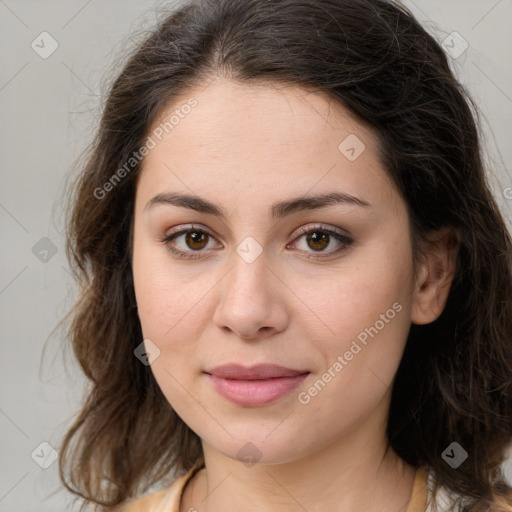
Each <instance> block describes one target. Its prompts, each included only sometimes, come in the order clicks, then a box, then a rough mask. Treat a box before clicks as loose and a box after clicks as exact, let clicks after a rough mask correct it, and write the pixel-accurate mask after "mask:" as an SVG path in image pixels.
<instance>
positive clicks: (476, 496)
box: [59, 0, 512, 512]
mask: <svg viewBox="0 0 512 512" xmlns="http://www.w3.org/2000/svg"><path fill="white" fill-rule="evenodd" d="M218 76H221V77H226V78H229V79H231V80H237V81H239V82H241V83H244V82H245V83H249V82H254V81H259V82H267V83H281V84H284V85H299V86H303V87H305V88H308V89H309V90H314V91H318V92H322V93H327V94H328V95H329V96H330V97H331V98H333V99H334V100H336V101H339V102H340V103H341V104H342V105H343V106H345V107H346V108H348V109H349V110H350V111H351V112H352V113H354V114H355V115H356V116H357V117H358V118H359V119H360V120H361V122H363V123H367V124H368V125H369V126H371V127H372V129H373V132H374V133H375V135H376V137H377V138H378V140H379V143H380V155H379V156H380V158H381V161H382V163H383V165H384V168H385V169H386V171H387V172H388V173H389V175H390V176H391V177H392V179H393V180H394V183H395V184H396V187H397V189H398V190H399V192H400V193H401V195H402V196H403V198H404V200H405V201H406V203H407V206H408V211H409V215H410V219H411V224H412V227H413V255H414V261H415V262H417V261H419V259H420V258H421V254H420V252H419V247H420V242H421V241H424V240H427V239H428V235H429V233H431V232H432V231H434V230H437V229H440V228H442V227H449V228H452V229H453V230H454V231H455V232H456V233H457V236H458V238H459V241H460V248H459V253H458V256H457V267H456V273H455V276H454V280H453V283H452V287H451V289H450V294H449V297H448V301H447V304H446V307H445V309H444V311H443V313H442V314H441V315H440V317H439V318H438V319H437V320H436V321H434V322H432V323H431V324H428V325H412V326H411V330H410V334H409V338H408V340H407V345H406V348H405V352H404V354H403V359H402V361H401V363H400V366H399V368H398V372H397V375H396V379H395V382H394V387H393V395H392V403H391V408H390V416H389V422H388V428H387V434H388V438H389V443H390V446H391V447H392V448H393V449H394V450H395V452H396V453H397V454H398V455H399V456H400V457H402V458H403V459H404V460H405V461H407V462H408V463H409V464H412V465H414V466H419V465H421V464H427V465H429V466H430V467H431V468H433V470H434V474H435V483H436V485H435V490H434V491H435V493H436V492H437V489H438V486H441V485H442V486H445V487H447V488H448V489H450V490H451V491H453V492H455V493H457V494H458V495H459V496H461V497H462V499H463V501H464V502H463V505H464V510H466V511H474V512H476V511H483V510H499V511H505V510H509V511H510V510H512V489H511V488H510V487H509V486H508V485H507V483H506V482H505V479H504V474H503V472H502V469H503V468H502V466H501V465H502V463H503V462H504V460H505V452H506V448H507V447H508V446H509V444H510V442H511V441H512V306H511V298H512V261H511V258H512V241H511V236H510V233H509V232H508V231H507V228H506V224H505V222H504V219H503V217H502V214H501V213H500V211H499V208H498V206H497V203H496V201H495V199H494V198H493V195H492V193H491V191H490V187H489V185H488V183H487V180H486V176H485V170H484V164H483V156H482V142H481V140H482V135H481V133H480V130H479V113H478V109H477V108H476V106H475V105H474V103H473V101H472V99H471V98H470V96H469V94H468V93H467V91H466V90H465V89H464V87H463V86H462V85H461V83H459V82H458V81H457V79H456V77H455V76H454V73H453V71H452V70H451V67H450V63H449V61H448V58H447V56H446V55H445V53H444V51H443V49H442V47H441V46H440V44H439V43H438V42H437V41H436V40H435V38H434V37H433V36H432V35H430V34H429V33H428V32H427V31H426V30H425V29H424V28H423V27H422V26H421V24H420V23H419V22H418V21H417V20H416V19H415V17H414V16H413V14H412V13H411V12H410V11H409V10H407V9H406V8H405V7H404V6H403V5H401V4H399V3H397V2H394V1H391V0H390V1H387V0H266V1H265V0H197V1H188V2H182V3H181V4H180V5H179V6H178V7H175V8H174V9H173V10H172V11H170V12H165V16H163V17H162V18H161V19H160V21H159V22H158V23H157V26H156V27H155V28H154V29H153V30H152V31H151V32H150V34H149V35H146V36H145V39H144V40H143V41H142V42H141V43H140V44H139V45H138V46H137V47H136V48H135V50H133V51H132V52H131V53H130V54H129V59H127V61H126V63H125V64H124V66H123V69H122V71H121V72H120V73H118V74H117V77H116V78H115V80H113V82H112V84H111V86H110V87H109V91H108V95H107V98H106V101H105V103H104V106H103V110H102V116H101V121H100V124H99V128H98V130H97V133H96V136H95V138H94V140H93V141H92V143H91V145H90V147H89V150H88V152H87V155H86V161H85V163H84V165H83V167H82V168H81V172H80V174H79V176H78V178H77V179H76V180H75V181H74V183H73V185H72V186H73V189H72V194H71V199H70V203H69V219H68V232H67V255H68V258H69V260H70V264H71V266H72V269H73V272H74V275H75V277H76V279H77V281H78V283H79V285H80V290H81V295H80V297H79V300H78V301H77V302H76V304H75V306H74V308H73V310H72V311H71V313H72V321H71V322H70V324H69V326H68V333H67V336H68V338H69V340H70V343H71V347H72V349H73V351H74V354H75V355H76V358H77V359H78V361H79V363H80V365H81V367H82V369H83V371H84V373H85V375H86V376H87V378H88V382H89V389H88V391H87V396H86V397H85V399H84V404H83V408H82V410H81V412H80V413H79V414H78V416H77V417H76V419H75V421H74V424H73V425H72V426H71V427H70V429H69V430H68V432H67V433H66V435H65V437H64V439H63V443H62V446H61V449H60V454H59V463H60V464H59V466H60V476H61V479H62V481H63V483H64V485H65V486H66V487H67V488H68V489H69V490H71V491H72V492H73V493H74V494H75V495H77V496H79V497H81V498H83V499H84V500H83V501H84V502H85V503H84V505H83V507H85V506H88V505H94V506H95V509H98V507H103V508H101V509H100V510H112V509H113V507H114V506H116V505H119V504H121V503H123V502H125V501H126V500H127V499H128V498H130V497H133V496H136V495H138V494H139V493H141V492H146V491H147V490H148V489H149V488H150V487H151V486H154V485H157V484H162V482H163V481H165V480H166V479H167V478H171V475H172V474H174V475H176V474H178V473H183V472H185V471H187V470H189V469H190V468H191V467H192V466H193V464H194V463H195V462H197V461H198V460H199V459H200V458H201V457H202V448H201V443H200V439H199V437H198V436H197V434H195V433H194V432H193V431H192V430H191V429H190V428H189V427H188V426H187V425H186V424H185V423H184V422H183V421H182V420H181V418H179V417H178V416H177V414H176V413H175V412H174V411H173V409H172V408H171V406H170V405H169V403H168V402H167V400H166V399H165V397H164V396H163V394H162V392H161V390H160V388H159V386H158V384H157V383H156V381H155V379H154V377H153V374H152V371H151V369H150V367H149V366H144V365H143V364H141V363H140V361H138V360H137V359H136V358H135V357H134V353H133V352H134V349H135V347H136V346H138V345H139V344H140V343H141V341H142V339H143V337H142V331H141V326H140V323H139V319H138V316H137V311H136V303H135V295H134V288H133V280H132V269H131V228H132V223H133V210H134V208H133V206H134V199H135V191H136V179H137V174H138V171H139V170H140V162H139V163H138V164H137V165H135V166H134V167H133V169H132V170H131V171H130V172H126V173H125V174H126V175H125V176H124V177H123V178H122V179H120V180H118V182H116V183H115V186H113V187H112V188H113V190H111V191H108V193H106V192H105V188H104V184H105V183H106V182H108V181H109V180H110V179H111V178H112V176H113V175H114V174H115V173H116V171H117V170H118V169H120V168H122V167H123V166H124V165H125V164H126V162H128V161H129V159H130V157H131V156H132V155H133V153H134V152H137V151H138V150H139V148H140V147H141V146H142V145H143V143H144V141H145V139H146V137H147V136H148V133H149V132H148V130H149V127H150V126H151V125H152V123H153V121H154V120H155V119H156V118H157V117H158V115H159V114H160V113H161V112H162V111H163V109H164V108H166V107H167V106H168V105H169V103H171V102H172V101H173V99H174V98H177V97H178V96H179V95H180V94H181V93H182V92H186V90H187V89H188V88H190V87H192V86H194V85H197V84H199V83H202V82H203V81H205V80H207V79H211V78H215V77H218ZM102 187H103V188H102ZM101 190H103V192H101V193H100V192H98V191H101ZM454 441H456V442H458V443H459V444H460V445H461V446H462V447H463V448H464V449H465V450H466V451H467V453H468V458H467V460H466V461H465V462H464V463H462V464H461V465H460V466H459V467H458V468H457V469H452V468H451V467H450V466H449V465H448V464H447V463H446V462H445V461H444V460H443V458H442V457H441V454H442V452H443V451H444V450H445V449H446V447H447V446H449V445H450V444H451V443H452V442H454Z"/></svg>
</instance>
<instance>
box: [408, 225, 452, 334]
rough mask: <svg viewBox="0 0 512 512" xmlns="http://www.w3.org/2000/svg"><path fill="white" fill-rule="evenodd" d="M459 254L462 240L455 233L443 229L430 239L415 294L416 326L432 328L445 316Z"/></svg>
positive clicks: (414, 311)
mask: <svg viewBox="0 0 512 512" xmlns="http://www.w3.org/2000/svg"><path fill="white" fill-rule="evenodd" d="M458 250H459V237H458V233H457V232H455V231H454V230H453V229H451V228H443V229H441V230H439V231H437V232H436V233H435V234H433V235H429V240H428V241H427V242H426V243H425V245H424V247H423V250H422V253H423V260H422V262H421V264H420V268H419V270H418V273H417V280H416V283H415V288H414V292H413V303H412V308H411V322H412V323H413V324H417V325H424V324H429V323H431V322H433V321H434V320H436V319H437V318H438V317H439V316H440V315H441V313H442V312H443V310H444V308H445V305H446V301H447V299H448V295H449V293H450V288H451V284H452V281H453V277H454V275H455V270H456V264H457V255H458Z"/></svg>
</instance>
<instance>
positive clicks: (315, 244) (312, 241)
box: [160, 227, 353, 259]
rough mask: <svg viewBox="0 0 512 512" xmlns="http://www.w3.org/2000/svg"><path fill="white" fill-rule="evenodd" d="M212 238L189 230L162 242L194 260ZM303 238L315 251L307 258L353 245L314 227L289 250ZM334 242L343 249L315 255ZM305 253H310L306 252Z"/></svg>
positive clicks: (344, 238) (346, 237) (323, 229)
mask: <svg viewBox="0 0 512 512" xmlns="http://www.w3.org/2000/svg"><path fill="white" fill-rule="evenodd" d="M182 237H184V238H183V242H184V243H185V246H184V247H183V248H176V245H177V244H176V242H175V241H176V240H179V239H180V238H182ZM210 238H212V239H213V236H212V235H210V234H209V233H208V232H207V231H204V230H202V229H197V228H188V229H183V230H181V231H177V232H175V233H171V234H170V235H168V236H166V237H165V238H163V239H162V240H160V241H161V242H162V243H164V244H165V246H166V247H167V249H168V250H169V251H170V252H171V253H172V254H174V255H176V256H178V257H180V258H188V259H194V258H199V257H201V254H200V253H201V252H203V249H205V248H207V246H208V242H209V239H210ZM302 238H304V240H305V243H306V244H307V247H309V248H310V249H313V254H311V255H309V256H306V257H307V258H323V257H327V256H329V255H332V254H337V253H339V252H341V251H343V250H344V249H346V248H347V247H348V246H349V245H351V244H352V243H353V240H352V239H351V238H349V237H348V236H346V235H344V234H342V233H339V232H338V231H334V230H332V229H328V228H324V227H313V228H309V229H301V231H300V232H299V233H298V236H297V237H296V238H295V240H294V241H293V242H292V243H291V244H288V245H287V246H286V247H287V248H288V247H290V245H294V244H295V241H296V240H300V239H302ZM333 240H334V241H336V242H338V244H340V245H341V247H339V248H338V249H335V250H331V251H329V252H327V255H325V256H324V255H323V254H318V255H317V254H314V253H324V252H326V251H325V249H326V247H328V246H329V245H330V244H331V242H332V241H333ZM171 242H173V243H171ZM221 247H222V246H221ZM187 249H191V250H187ZM304 252H308V251H307V250H305V251H304ZM194 253H196V254H194Z"/></svg>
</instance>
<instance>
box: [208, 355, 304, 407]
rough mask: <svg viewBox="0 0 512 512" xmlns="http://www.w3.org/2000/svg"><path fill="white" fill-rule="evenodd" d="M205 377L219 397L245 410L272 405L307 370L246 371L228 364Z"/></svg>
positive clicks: (261, 368)
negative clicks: (245, 408)
mask: <svg viewBox="0 0 512 512" xmlns="http://www.w3.org/2000/svg"><path fill="white" fill-rule="evenodd" d="M205 373H206V374H207V377H208V379H209V381H210V382H211V384H212V385H213V387H214V389H215V390H216V391H217V392H218V393H219V394H220V395H221V396H223V397H224V398H226V399H228V400H229V401H231V402H233V403H235V404H237V405H240V406H244V407H255V406H263V405H266V404H270V403H272V402H275V401H276V400H278V399H279V398H281V397H283V396H285V395H286V394H288V393H289V392H291V391H292V390H293V389H294V388H296V387H297V386H298V385H299V384H300V383H301V382H302V381H303V380H304V379H305V378H306V377H307V376H308V375H309V371H307V370H294V369H291V368H285V367H284V366H278V365H275V364H260V365H256V366H251V367H249V368H247V367H244V366H240V365H235V364H228V365H223V366H218V367H216V368H213V369H211V370H208V371H206V372H205Z"/></svg>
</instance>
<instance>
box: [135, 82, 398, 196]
mask: <svg viewBox="0 0 512 512" xmlns="http://www.w3.org/2000/svg"><path fill="white" fill-rule="evenodd" d="M191 100H193V103H191ZM190 104H194V105H195V106H194V107H193V108H188V107H187V108H184V107H183V106H184V105H190ZM173 116H174V122H173V123H172V124H171V123H169V120H170V119H171V117H173ZM166 122H167V130H165V129H164V130H163V129H162V127H164V128H165V126H166V125H165V123H166ZM149 134H150V135H151V136H152V137H153V138H154V139H155V141H156V145H155V147H154V148H153V149H151V150H150V151H149V153H148V155H147V156H146V157H145V159H144V162H143V167H142V173H141V177H140V183H139V187H138V188H140V189H141V190H140V192H141V193H143V194H144V195H149V194H151V193H153V194H154V193H158V192H162V191H163V189H166V188H168V189H171V190H176V189H177V188H178V189H180V190H186V189H188V192H193V193H198V194H199V193H200V192H201V195H203V196H204V195H208V194H209V196H210V198H212V199H214V198H215V199H218V200H221V199H222V200H224V199H226V201H227V200H229V198H230V197H234V195H235V194H239V195H240V194H242V197H247V195H248V194H251V198H252V199H253V201H258V200H261V201H265V202H272V201H271V196H275V197H276V198H277V197H278V196H279V198H283V196H294V197H295V196H299V195H305V194H307V193H308V192H309V191H311V192H314V193H321V192H326V191H329V190H331V189H333V188H336V189H340V188H341V189H342V190H343V191H344V192H346V193H347V194H352V195H359V196H360V195H365V194H366V196H367V198H368V199H369V198H370V197H372V196H373V200H374V201H375V199H376V197H375V196H378V195H379V194H380V195H382V194H384V196H385V197H384V196H383V197H382V199H383V200H389V199H390V197H389V196H390V195H393V194H394V191H393V190H392V189H393V185H392V183H391V182H390V180H389V178H388V176H387V174H386V173H385V172H384V170H383V168H382V166H381V164H380V162H379V160H378V143H377V140H376V138H375V135H374V134H373V133H372V131H371V129H370V128H369V127H367V126H366V125H363V124H362V123H361V122H359V121H358V119H357V118H356V117H355V116H354V115H353V114H352V113H351V112H350V111H348V110H347V109H346V108H344V107H343V106H342V105H341V104H340V103H339V102H338V101H336V100H334V99H332V98H330V97H329V96H328V95H327V94H323V93H318V92H312V91H311V90H306V89H304V88H301V87H298V86H289V85H286V86H285V85H282V84H275V83H262V84H253V83H240V82H235V81H231V80H226V79H220V78H217V79H215V80H213V81H210V82H203V83H201V84H199V85H197V86H195V87H193V88H191V89H189V90H187V91H186V93H184V94H182V95H180V97H178V98H175V99H174V100H173V101H172V103H170V104H169V105H168V106H167V107H166V108H165V109H164V110H163V111H162V112H161V114H160V116H158V118H157V119H156V121H155V122H154V123H153V125H152V126H151V129H150V130H149ZM155 134H157V135H158V137H157V136H156V135H155ZM354 156H355V158H354ZM138 192H139V191H138ZM278 192H279V194H278V195H276V194H277V193H278ZM219 194H222V197H215V196H216V195H217V196H218V195H219ZM369 200H370V201H371V199H369Z"/></svg>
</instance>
